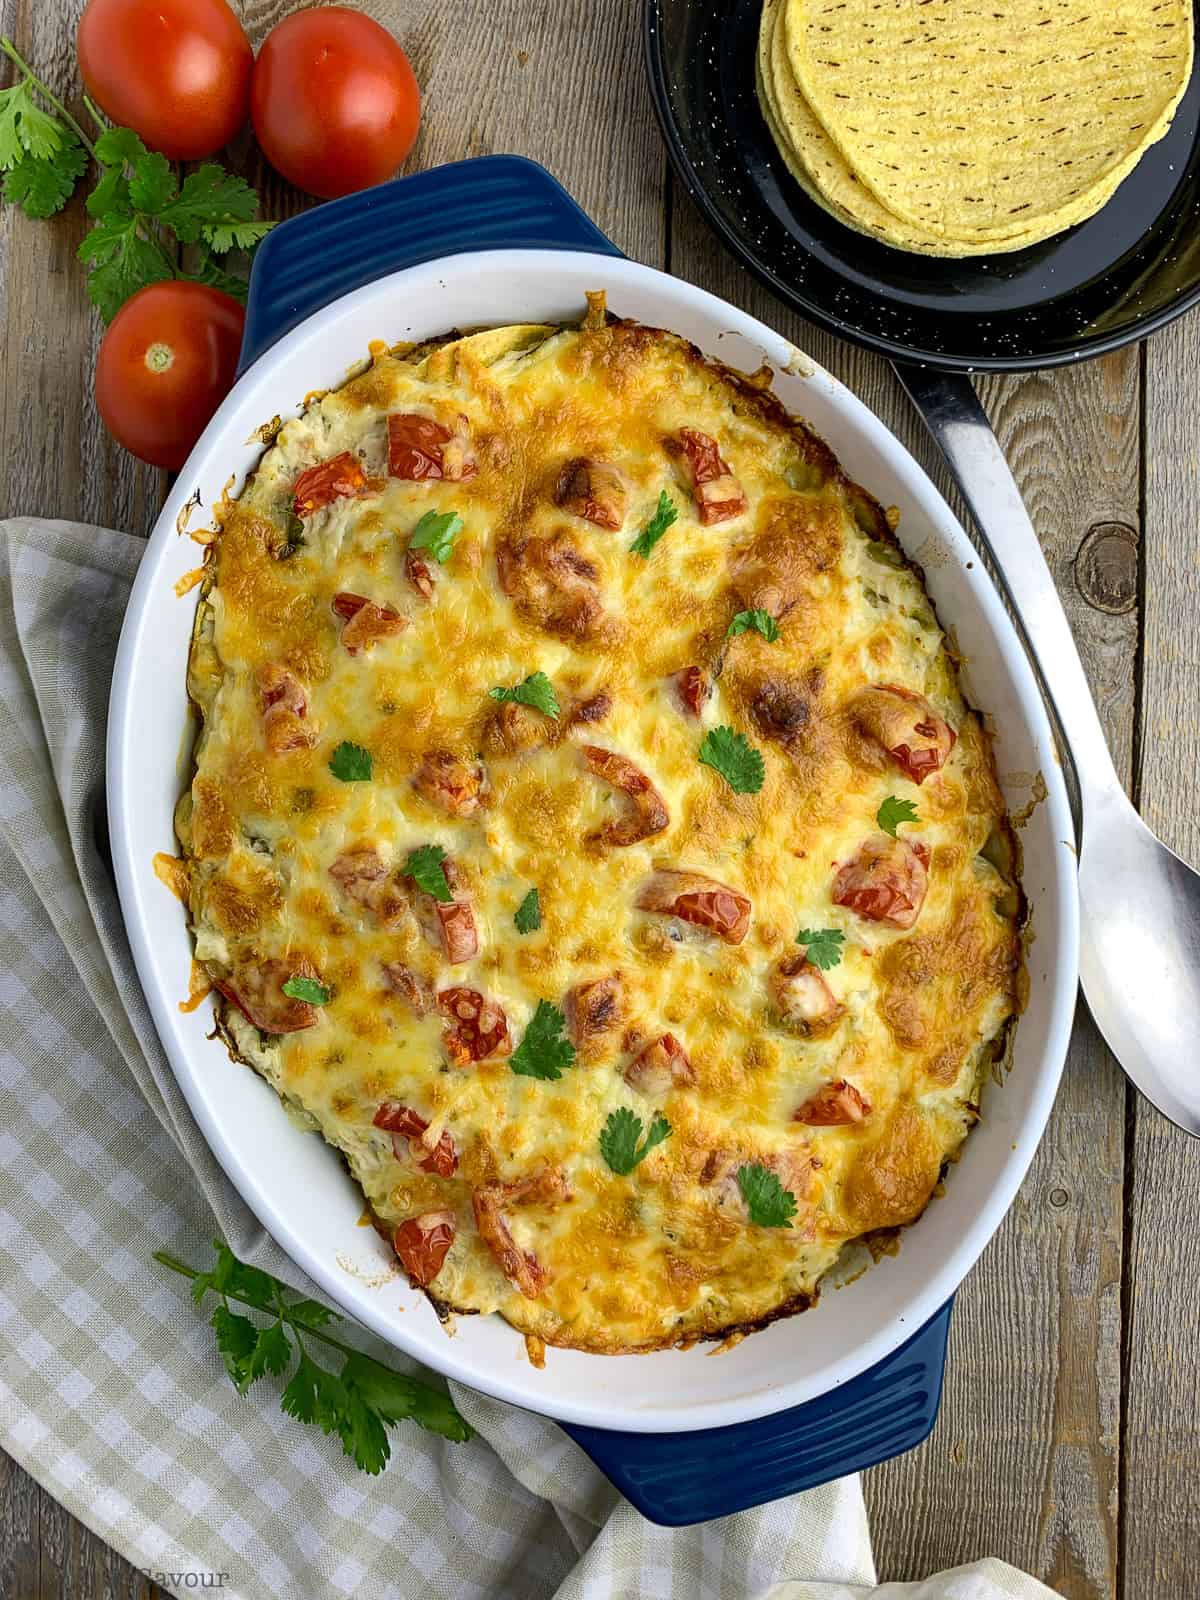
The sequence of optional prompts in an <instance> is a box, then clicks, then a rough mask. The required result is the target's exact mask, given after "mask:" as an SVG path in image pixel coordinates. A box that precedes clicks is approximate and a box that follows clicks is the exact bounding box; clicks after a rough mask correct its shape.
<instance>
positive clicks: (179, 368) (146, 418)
mask: <svg viewBox="0 0 1200 1600" xmlns="http://www.w3.org/2000/svg"><path fill="white" fill-rule="evenodd" d="M245 323H246V313H245V311H244V310H243V309H242V307H241V306H240V305H238V303H237V301H236V300H234V299H231V298H230V296H229V295H227V294H222V293H221V292H220V290H218V289H209V288H206V287H205V286H204V285H203V284H199V283H178V282H168V283H152V284H150V286H149V287H148V288H145V289H139V290H138V292H137V294H135V295H134V296H133V298H132V299H131V300H127V301H126V302H125V304H124V305H123V306H122V307H121V309H120V311H118V312H117V314H116V316H115V317H114V318H113V321H112V325H111V327H110V328H109V330H108V332H107V333H106V334H105V335H104V339H103V342H102V343H101V345H100V356H99V359H98V360H97V362H96V406H97V409H98V410H99V412H100V415H101V417H102V418H103V419H104V425H105V427H106V428H107V429H108V431H109V432H110V433H111V434H112V436H113V438H114V439H116V440H117V442H118V443H119V444H123V445H124V446H125V448H126V450H129V451H132V453H133V454H134V455H135V456H140V457H141V459H142V460H143V461H148V462H150V464H151V466H155V467H166V468H168V469H169V470H170V471H172V472H178V471H179V469H180V467H182V466H183V464H184V462H185V461H186V460H187V458H188V455H189V453H190V451H191V448H192V446H193V445H194V444H195V442H196V440H197V439H198V438H199V437H200V435H201V434H202V433H203V432H204V429H205V427H206V426H207V424H208V420H209V418H210V417H211V416H212V414H213V412H214V411H215V410H216V409H217V407H218V406H219V405H220V403H221V401H222V400H224V398H225V396H226V395H227V394H228V393H229V391H230V389H231V388H232V387H233V380H234V376H235V374H236V372H237V361H238V351H239V349H240V348H241V343H242V329H243V328H244V327H245Z"/></svg>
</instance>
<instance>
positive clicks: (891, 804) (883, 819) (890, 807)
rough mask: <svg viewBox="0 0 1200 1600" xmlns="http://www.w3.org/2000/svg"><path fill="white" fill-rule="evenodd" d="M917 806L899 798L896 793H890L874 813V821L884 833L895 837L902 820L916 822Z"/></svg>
mask: <svg viewBox="0 0 1200 1600" xmlns="http://www.w3.org/2000/svg"><path fill="white" fill-rule="evenodd" d="M916 820H917V808H916V806H915V805H914V804H913V803H912V801H911V800H900V799H898V798H897V796H896V795H894V794H890V795H888V797H887V799H886V800H885V801H884V802H883V804H882V805H881V806H880V808H879V810H878V811H877V812H876V813H875V821H876V822H877V823H878V824H879V826H880V827H881V828H882V829H883V831H884V833H890V834H891V836H892V838H893V839H894V838H896V829H897V828H898V827H899V826H900V824H901V823H902V822H916Z"/></svg>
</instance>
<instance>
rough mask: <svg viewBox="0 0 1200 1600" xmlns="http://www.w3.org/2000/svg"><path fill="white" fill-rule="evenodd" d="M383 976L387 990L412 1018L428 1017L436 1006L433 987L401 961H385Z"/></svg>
mask: <svg viewBox="0 0 1200 1600" xmlns="http://www.w3.org/2000/svg"><path fill="white" fill-rule="evenodd" d="M383 976H384V978H385V979H386V980H387V986H388V988H389V989H390V990H391V991H392V993H393V994H396V995H399V997H400V999H401V1000H403V1001H404V1003H405V1005H406V1006H408V1008H409V1010H410V1011H411V1012H412V1013H413V1015H414V1016H417V1017H425V1016H428V1015H429V1013H430V1012H431V1011H432V1010H433V1008H434V1006H435V1005H436V1004H437V1000H436V999H435V997H434V993H433V985H432V984H431V983H430V982H429V980H428V979H427V978H423V977H422V976H421V975H420V973H419V972H414V971H413V970H412V968H411V967H406V966H405V965H404V963H403V961H385V962H384V963H383Z"/></svg>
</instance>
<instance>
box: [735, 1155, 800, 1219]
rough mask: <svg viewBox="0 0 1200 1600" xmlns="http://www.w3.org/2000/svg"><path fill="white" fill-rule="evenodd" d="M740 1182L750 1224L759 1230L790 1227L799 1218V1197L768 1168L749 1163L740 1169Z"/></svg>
mask: <svg viewBox="0 0 1200 1600" xmlns="http://www.w3.org/2000/svg"><path fill="white" fill-rule="evenodd" d="M737 1181H738V1188H739V1189H740V1190H741V1191H742V1199H743V1200H744V1201H745V1202H746V1209H747V1211H749V1213H750V1221H751V1222H753V1223H756V1224H757V1225H758V1226H759V1227H760V1228H790V1227H791V1225H792V1218H793V1217H794V1216H795V1215H796V1197H795V1195H794V1194H792V1193H791V1191H790V1190H788V1189H785V1188H784V1187H783V1185H782V1184H781V1183H780V1181H779V1179H778V1178H777V1177H776V1176H775V1174H774V1173H773V1172H771V1171H770V1170H769V1168H767V1167H760V1166H759V1165H758V1163H757V1162H753V1161H752V1162H749V1163H748V1164H747V1165H746V1166H744V1167H739V1168H738V1174H737Z"/></svg>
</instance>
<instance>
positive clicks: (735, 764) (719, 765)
mask: <svg viewBox="0 0 1200 1600" xmlns="http://www.w3.org/2000/svg"><path fill="white" fill-rule="evenodd" d="M700 761H701V763H702V764H703V765H704V766H706V767H711V768H712V769H713V771H714V772H719V773H720V774H721V776H722V777H723V778H724V779H725V782H726V783H727V784H728V785H729V787H730V788H731V789H732V790H733V792H734V793H735V794H757V793H758V791H759V790H760V789H761V788H762V786H763V778H764V777H765V775H766V768H765V766H764V764H763V758H762V753H761V751H758V750H756V749H755V748H754V746H753V745H752V744H749V743H747V741H746V737H745V735H744V734H741V733H735V732H734V731H733V729H732V728H723V727H722V728H710V729H709V731H708V732H707V733H706V734H705V735H704V738H703V739H702V740H701V741H700Z"/></svg>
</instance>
